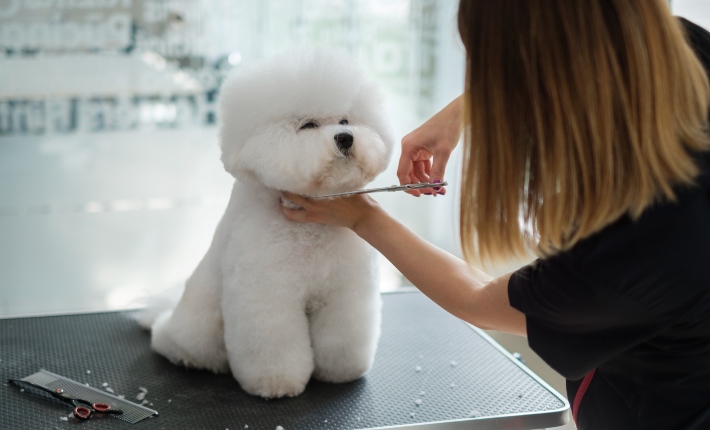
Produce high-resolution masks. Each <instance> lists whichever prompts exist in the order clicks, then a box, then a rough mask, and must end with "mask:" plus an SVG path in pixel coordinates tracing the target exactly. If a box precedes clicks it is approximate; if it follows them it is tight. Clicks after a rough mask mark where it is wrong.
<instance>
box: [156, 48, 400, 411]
mask: <svg viewBox="0 0 710 430" xmlns="http://www.w3.org/2000/svg"><path fill="white" fill-rule="evenodd" d="M219 113H220V124H221V125H220V144H221V148H222V161H223V163H224V167H225V169H226V170H227V171H228V172H229V173H231V174H232V175H233V176H234V177H235V178H236V179H237V180H236V181H235V183H234V188H233V190H232V196H231V199H230V202H229V205H228V207H227V210H226V213H225V214H224V216H223V218H222V220H221V221H220V223H219V226H218V227H217V231H216V232H215V235H214V239H213V242H212V245H211V246H210V248H209V250H208V251H207V254H206V255H205V256H204V258H203V259H202V261H201V262H200V263H199V265H198V266H197V268H196V269H195V271H194V273H193V274H192V275H191V276H190V277H189V278H188V280H187V282H186V285H185V290H184V292H183V295H182V297H181V299H180V301H179V302H178V304H177V306H175V307H174V309H172V310H169V311H165V312H163V313H161V314H159V315H158V316H157V318H155V321H154V322H153V323H152V341H151V344H152V347H153V348H154V349H155V350H156V351H157V352H159V353H160V354H162V355H164V356H165V357H167V358H168V359H169V360H171V361H172V362H174V363H178V364H182V365H185V366H188V367H194V368H202V369H209V370H211V371H213V372H227V371H230V370H231V372H232V374H233V375H234V377H235V378H236V379H237V381H238V382H239V383H240V385H241V386H242V388H243V389H244V390H246V391H247V392H248V393H251V394H253V395H258V396H262V397H266V398H272V397H283V396H296V395H298V394H300V393H301V392H303V390H304V389H305V386H306V384H307V382H308V381H309V379H310V378H311V376H313V377H315V378H317V379H320V380H323V381H328V382H346V381H351V380H354V379H357V378H359V377H361V376H362V375H363V374H365V373H366V372H367V371H368V369H369V368H370V367H371V365H372V362H373V359H374V355H375V350H376V346H377V340H378V337H379V330H380V329H379V325H380V306H381V302H380V296H379V293H378V275H377V267H376V264H375V261H376V259H375V254H374V251H373V249H372V248H371V247H370V246H369V245H368V244H366V243H365V242H364V241H362V240H361V239H359V238H358V237H357V236H356V235H355V234H354V233H352V232H351V231H350V230H348V229H345V228H339V227H330V226H325V225H319V224H300V223H295V222H291V221H288V220H287V219H286V218H285V217H284V216H283V214H282V213H281V211H280V208H279V205H280V198H281V191H284V190H287V191H290V192H294V193H298V194H302V195H310V196H313V195H319V194H326V193H335V192H342V191H348V190H354V189H358V188H361V187H363V186H365V185H366V184H367V183H368V182H370V181H371V180H372V179H374V177H375V176H376V175H378V174H379V173H381V172H382V171H383V170H384V169H385V167H386V165H387V163H388V161H389V158H390V156H391V152H392V145H393V138H392V134H391V132H390V130H389V127H388V122H387V120H386V119H385V115H384V109H383V103H382V97H381V94H380V92H379V90H378V89H377V86H376V85H375V84H374V83H373V82H372V81H368V80H366V79H365V78H364V76H363V74H362V73H361V71H360V70H359V69H358V67H357V66H356V64H354V63H353V61H352V60H351V59H349V58H348V57H347V56H346V55H343V54H339V53H334V52H332V51H325V50H314V51H313V50H312V51H305V50H296V51H293V52H290V53H286V54H282V55H280V56H277V57H274V58H272V59H270V60H267V61H265V62H263V63H261V64H259V65H256V66H254V67H250V68H247V69H240V70H238V71H237V72H236V73H234V74H233V75H231V76H230V77H229V78H228V79H227V80H226V81H225V83H224V85H223V87H222V89H221V94H220V112H219ZM342 120H347V121H348V124H341V122H342ZM309 121H311V122H314V123H316V124H317V125H318V127H316V128H306V129H301V126H302V125H303V124H305V123H307V122H309ZM342 132H350V133H352V135H353V137H354V143H353V146H352V148H350V150H348V151H343V150H340V149H339V148H338V146H337V145H336V142H335V140H334V136H335V135H336V134H338V133H342ZM148 319H150V318H148ZM143 323H144V324H150V323H151V321H149V320H145V321H143Z"/></svg>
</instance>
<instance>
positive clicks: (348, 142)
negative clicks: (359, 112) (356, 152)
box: [334, 131, 353, 154]
mask: <svg viewBox="0 0 710 430" xmlns="http://www.w3.org/2000/svg"><path fill="white" fill-rule="evenodd" d="M334 139H335V144H336V145H338V149H339V150H340V152H342V153H343V154H347V152H348V150H350V148H351V147H352V146H353V134H352V133H350V132H349V131H345V132H342V133H338V134H336V135H335V137H334Z"/></svg>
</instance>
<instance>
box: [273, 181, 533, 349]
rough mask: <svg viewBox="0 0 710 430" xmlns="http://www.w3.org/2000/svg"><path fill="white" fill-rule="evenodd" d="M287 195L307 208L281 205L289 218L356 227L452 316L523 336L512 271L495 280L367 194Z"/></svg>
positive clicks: (359, 234)
mask: <svg viewBox="0 0 710 430" xmlns="http://www.w3.org/2000/svg"><path fill="white" fill-rule="evenodd" d="M284 195H285V197H286V198H288V199H289V200H291V201H292V202H294V203H296V204H298V205H299V206H301V207H303V209H302V210H292V209H288V208H285V207H282V211H283V212H284V214H285V215H286V217H287V218H289V219H291V220H292V221H299V222H318V223H323V224H331V225H340V226H344V227H348V228H350V229H352V230H353V231H354V232H355V233H356V234H357V235H358V236H360V237H361V238H363V239H364V240H365V241H367V242H369V243H370V244H371V245H372V246H373V247H374V248H376V249H377V250H378V251H380V252H381V253H382V254H383V255H384V256H385V257H386V258H387V259H388V260H389V261H391V262H392V264H394V266H395V267H397V269H399V271H400V272H401V273H402V274H403V275H404V276H405V277H406V278H407V279H409V281H411V282H412V284H413V285H414V286H416V287H417V288H418V289H419V290H420V291H421V292H423V293H424V294H426V295H427V296H428V297H429V298H431V299H432V300H433V301H434V302H436V303H437V304H438V305H439V306H441V307H442V308H444V309H445V310H447V311H448V312H450V313H451V314H453V315H455V316H457V317H459V318H461V319H462V320H464V321H466V322H469V323H471V324H473V325H475V326H477V327H480V328H483V329H491V330H499V331H503V332H508V333H514V334H519V335H525V333H526V331H525V315H524V314H523V313H522V312H520V311H518V310H516V309H514V308H512V307H511V306H510V302H509V301H508V279H510V274H506V275H503V276H500V277H498V278H491V277H490V276H489V275H487V274H485V273H483V272H482V271H480V270H478V269H476V268H474V267H472V266H470V265H469V264H467V263H466V262H465V261H463V260H461V259H459V258H457V257H455V256H453V255H451V254H449V253H448V252H445V251H443V250H442V249H439V248H437V247H436V246H434V245H432V244H430V243H429V242H427V241H425V240H424V239H422V238H420V237H419V236H417V235H416V234H414V233H413V232H411V231H410V230H409V229H407V228H406V227H405V226H404V225H402V224H400V223H399V222H398V221H396V220H395V219H394V218H392V217H391V216H389V214H387V212H385V211H384V210H383V209H382V208H381V207H380V206H379V205H378V204H377V203H376V202H375V201H374V200H373V199H372V198H370V197H369V196H365V195H356V196H352V197H347V198H340V199H334V200H313V199H309V198H305V197H301V196H296V195H293V194H290V193H284Z"/></svg>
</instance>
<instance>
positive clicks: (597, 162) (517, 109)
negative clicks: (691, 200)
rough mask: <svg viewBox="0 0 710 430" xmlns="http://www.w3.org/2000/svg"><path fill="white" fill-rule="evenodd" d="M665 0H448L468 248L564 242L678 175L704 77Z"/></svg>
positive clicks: (481, 256)
mask: <svg viewBox="0 0 710 430" xmlns="http://www.w3.org/2000/svg"><path fill="white" fill-rule="evenodd" d="M666 3H667V2H666V1H665V0H524V1H521V0H461V2H460V5H459V15H458V26H459V32H460V34H461V39H462V41H463V43H464V46H465V48H466V52H467V56H466V57H467V58H466V88H465V93H464V114H463V118H464V155H463V156H464V161H463V184H462V187H461V188H462V190H463V191H462V192H461V217H460V223H461V224H460V231H461V242H462V247H463V251H464V256H465V257H466V258H467V259H468V260H469V261H471V260H474V259H475V260H477V261H493V262H495V261H498V260H501V259H505V258H509V257H515V256H523V255H525V254H529V252H530V251H534V252H536V253H537V254H538V255H543V256H545V255H551V254H554V253H556V252H559V251H561V250H565V249H569V248H570V247H572V246H573V245H574V244H575V243H577V242H578V241H579V240H580V239H582V238H584V237H587V236H589V235H590V234H593V233H594V232H597V231H599V230H600V229H602V228H603V227H605V226H607V225H608V224H610V223H611V222H613V221H615V220H616V219H618V218H619V217H620V216H622V215H624V214H629V215H630V216H632V217H634V218H637V217H639V216H640V215H641V213H642V212H643V211H644V209H645V208H647V207H648V206H649V205H651V204H653V203H654V202H657V201H659V200H663V199H669V200H673V199H674V198H675V195H674V191H673V188H672V187H673V186H674V185H677V184H691V183H692V182H693V178H694V177H696V176H697V174H698V173H699V172H698V169H697V167H696V165H695V164H694V162H693V158H692V152H693V151H703V150H708V149H709V148H710V147H709V139H708V135H707V113H708V101H709V99H710V90H709V88H708V78H707V76H706V74H705V71H704V69H703V67H702V65H701V63H700V62H699V60H698V59H697V57H696V56H695V54H694V53H693V51H692V50H691V48H690V46H689V45H688V44H687V43H686V41H685V38H684V34H683V29H682V26H681V24H680V22H679V21H677V20H676V18H674V17H673V16H672V15H671V13H670V10H669V8H668V5H667V4H666Z"/></svg>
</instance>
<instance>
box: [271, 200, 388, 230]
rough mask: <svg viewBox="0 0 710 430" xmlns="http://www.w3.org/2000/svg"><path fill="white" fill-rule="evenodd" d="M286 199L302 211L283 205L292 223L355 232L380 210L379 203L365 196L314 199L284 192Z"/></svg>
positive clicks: (285, 213) (282, 209) (282, 207)
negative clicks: (371, 214) (331, 226)
mask: <svg viewBox="0 0 710 430" xmlns="http://www.w3.org/2000/svg"><path fill="white" fill-rule="evenodd" d="M283 195H284V197H285V198H286V199H288V200H290V201H291V202H293V203H295V204H296V205H298V206H300V207H301V208H300V209H298V208H297V209H292V208H289V207H287V206H284V204H283V203H282V204H281V212H283V214H284V215H285V216H286V218H288V219H289V220H291V221H297V222H313V223H318V224H328V225H335V226H340V227H347V228H349V229H351V230H355V228H356V227H357V225H358V224H359V223H361V222H362V221H363V220H364V219H365V218H366V217H367V216H368V215H369V214H370V213H372V212H374V211H377V210H380V207H379V205H378V204H377V202H376V201H375V200H374V199H372V198H371V197H370V196H368V195H365V194H355V195H353V196H349V197H338V198H333V199H317V200H316V199H313V198H309V197H303V196H299V195H297V194H292V193H289V192H286V191H284V193H283Z"/></svg>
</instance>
